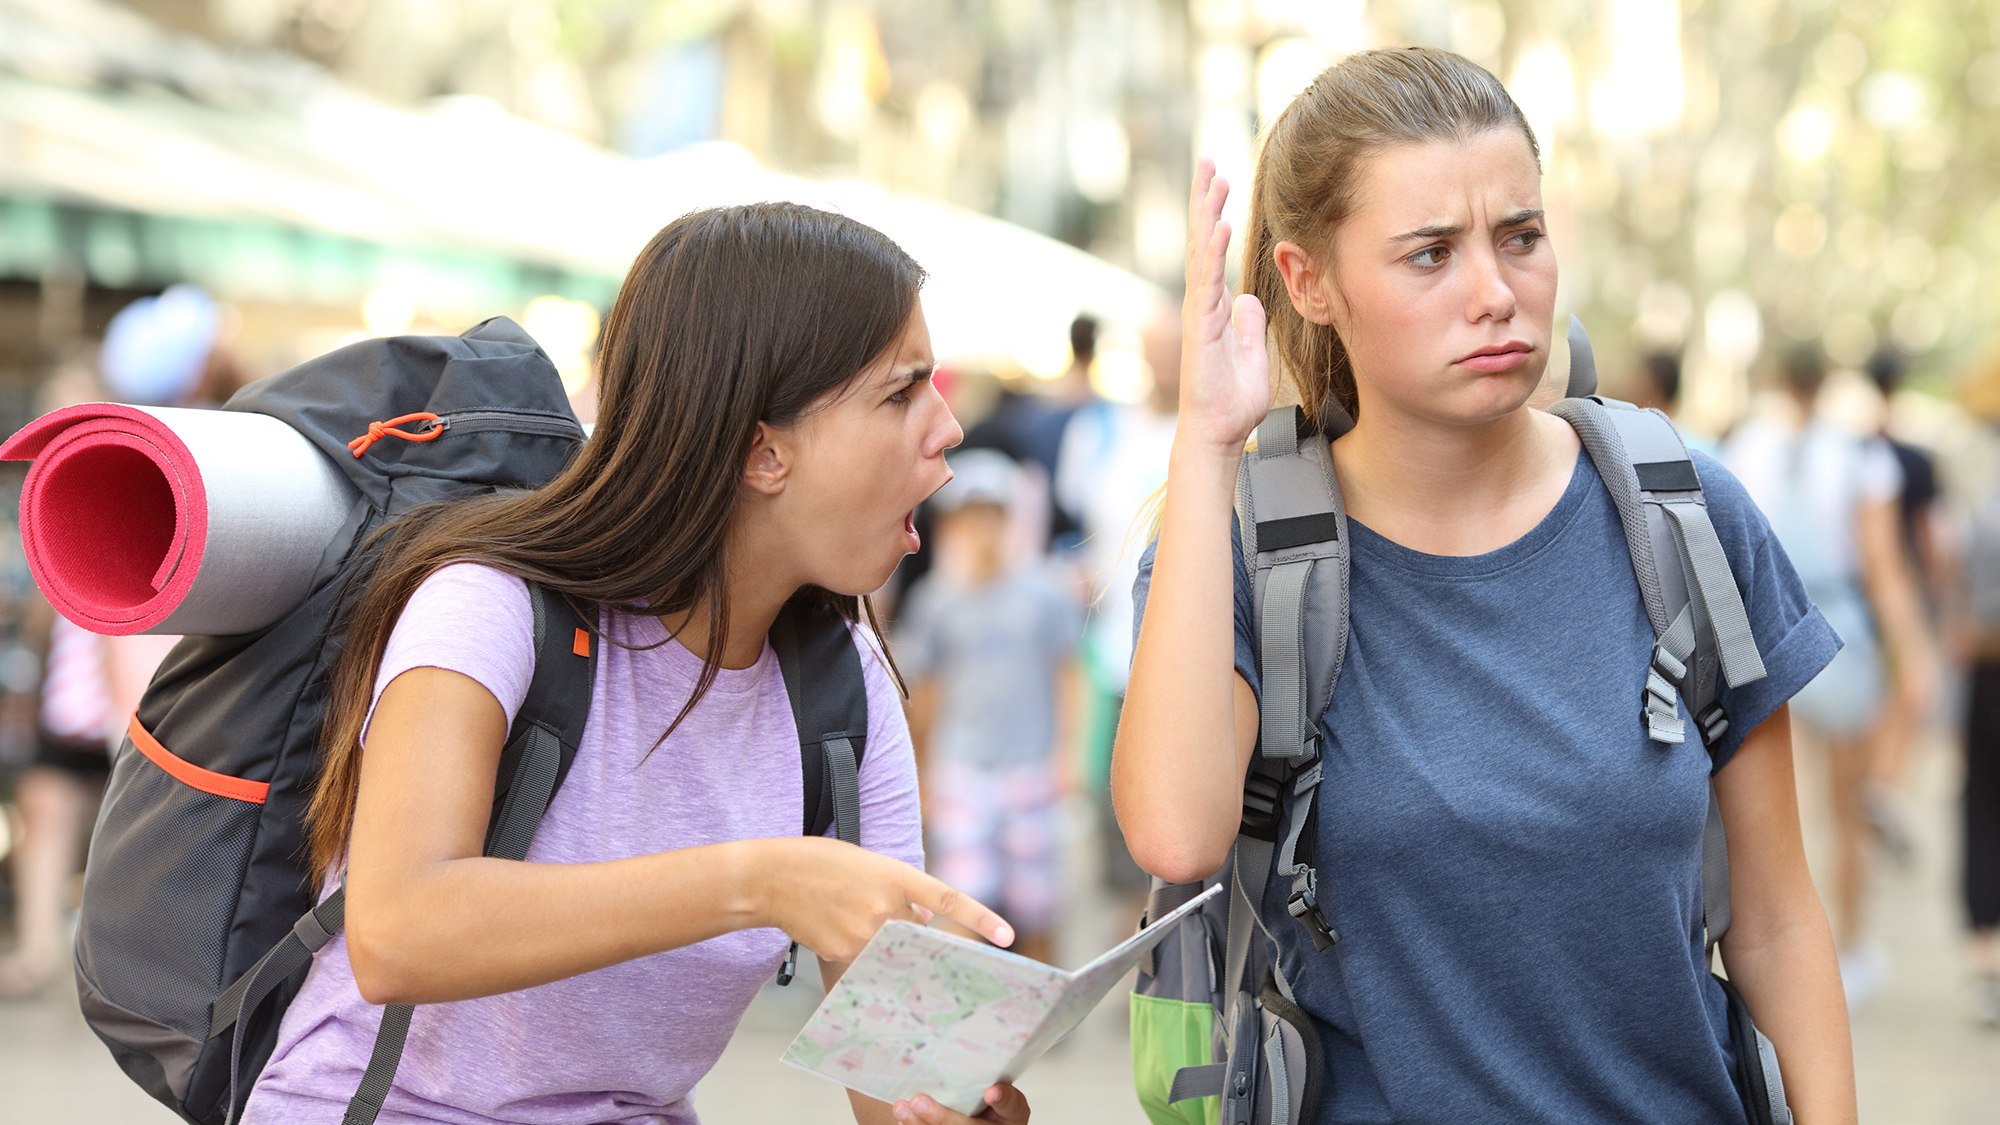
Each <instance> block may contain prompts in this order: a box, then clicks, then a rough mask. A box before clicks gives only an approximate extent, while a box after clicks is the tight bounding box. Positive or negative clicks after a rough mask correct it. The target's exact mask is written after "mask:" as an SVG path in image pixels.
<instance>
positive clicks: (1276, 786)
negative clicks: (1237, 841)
mask: <svg viewBox="0 0 2000 1125" xmlns="http://www.w3.org/2000/svg"><path fill="white" fill-rule="evenodd" d="M1284 792H1285V783H1284V780H1283V779H1282V778H1279V777H1274V776H1272V775H1270V774H1267V773H1263V772H1261V771H1255V770H1253V771H1252V772H1251V774H1250V776H1249V777H1246V778H1244V779H1243V824H1242V827H1241V829H1240V831H1241V832H1242V833H1243V835H1245V836H1249V837H1252V838H1254V839H1258V840H1275V839H1277V838H1278V821H1279V819H1280V818H1281V817H1282V816H1283V813H1284Z"/></svg>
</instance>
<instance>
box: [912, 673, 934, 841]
mask: <svg viewBox="0 0 2000 1125" xmlns="http://www.w3.org/2000/svg"><path fill="white" fill-rule="evenodd" d="M938 694H939V688H938V678H937V677H936V676H935V675H926V676H920V677H918V678H917V680H916V682H915V683H912V684H911V685H910V702H909V706H908V714H909V717H910V748H911V750H912V751H913V753H914V754H915V756H916V759H917V791H918V793H920V794H921V795H922V798H921V799H922V801H923V806H924V807H923V813H924V820H926V821H929V820H930V818H931V787H930V781H929V778H930V776H931V725H932V724H933V723H935V722H937V711H938Z"/></svg>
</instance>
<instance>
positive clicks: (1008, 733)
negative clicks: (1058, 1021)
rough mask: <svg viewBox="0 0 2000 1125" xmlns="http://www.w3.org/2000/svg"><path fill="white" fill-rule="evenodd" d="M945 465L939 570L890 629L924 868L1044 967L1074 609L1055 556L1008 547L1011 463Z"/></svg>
mask: <svg viewBox="0 0 2000 1125" xmlns="http://www.w3.org/2000/svg"><path fill="white" fill-rule="evenodd" d="M951 466H952V473H953V477H952V480H951V482H950V483H949V484H947V485H945V486H944V487H943V488H942V489H940V490H939V491H938V494H937V495H936V496H935V497H933V498H932V499H931V501H930V502H929V503H930V505H931V506H932V508H933V520H934V527H935V528H936V537H937V552H938V560H937V565H936V566H935V567H933V568H932V570H931V572H930V573H929V574H928V575H926V576H925V577H924V578H923V579H922V580H920V581H919V582H918V583H917V584H916V585H915V586H914V587H912V588H911V590H910V594H909V597H908V599H907V600H906V602H905V603H904V607H905V608H904V611H903V614H902V617H901V620H900V621H899V623H898V628H897V634H896V642H897V644H896V655H897V662H898V663H899V664H900V665H901V667H902V669H903V671H904V674H905V675H907V676H908V677H909V680H910V735H911V738H912V740H913V741H914V743H915V745H916V755H917V770H918V778H919V779H920V780H921V782H922V788H923V802H924V824H925V828H926V830H927V834H928V835H929V837H930V840H931V844H932V851H931V870H932V871H933V873H935V874H936V875H937V877H938V878H940V879H942V880H944V881H945V882H947V883H950V884H951V885H952V886H955V887H957V888H959V889H960V890H962V891H964V892H966V893H967V894H970V895H972V896H974V897H976V898H978V899H979V900H980V901H981V902H983V903H985V904H986V905H988V906H990V907H992V908H993V909H994V910H995V911H997V912H998V913H999V914H1000V916H1001V917H1003V918H1005V919H1007V921H1008V922H1010V923H1012V924H1013V926H1014V930H1015V933H1016V935H1017V937H1016V939H1015V946H1014V948H1015V950H1016V951H1017V952H1019V953H1021V954H1024V955H1026V956H1028V957H1033V958H1035V959H1036V960H1040V961H1048V960H1050V959H1051V956H1052V954H1053V941H1052V936H1053V935H1052V927H1053V924H1054V922H1055V920H1056V915H1057V912H1058V910H1059V908H1060V906H1061V891H1062V844H1063V839H1062V837H1063V833H1062V816H1061V812H1062V810H1061V806H1060V803H1061V799H1062V798H1063V797H1064V796H1066V795H1067V794H1068V793H1070V792H1071V790H1072V789H1073V788H1074V777H1075V763H1074V760H1073V757H1072V754H1071V746H1072V744H1073V738H1072V733H1073V730H1074V720H1075V715H1076V673H1075V654H1076V646H1077V638H1078V634H1079V633H1080V632H1081V628H1082V612H1081V609H1080V607H1079V606H1078V605H1077V604H1076V597H1075V593H1074V590H1073V588H1072V585H1071V584H1070V583H1068V582H1066V581H1064V580H1062V579H1060V578H1058V577H1057V576H1056V575H1055V574H1054V573H1052V571H1051V565H1050V564H1048V563H1046V562H1044V561H1041V560H1035V561H1033V562H1027V563H1024V562H1023V560H1022V559H1021V558H1020V557H1019V555H1018V553H1016V552H1011V551H1009V550H1008V545H1007V538H1008V525H1009V510H1010V508H1012V507H1013V506H1014V505H1016V504H1018V503H1019V502H1020V499H1019V497H1020V493H1021V491H1022V490H1021V488H1020V485H1021V474H1020V471H1019V469H1018V468H1017V467H1016V466H1015V465H1014V463H1013V462H1012V461H1009V460H1008V459H1007V458H1005V457H1003V456H1001V455H1000V454H998V453H995V452H993V451H992V450H985V449H975V450H970V451H967V452H964V453H960V454H958V455H956V456H954V457H953V458H952V459H951Z"/></svg>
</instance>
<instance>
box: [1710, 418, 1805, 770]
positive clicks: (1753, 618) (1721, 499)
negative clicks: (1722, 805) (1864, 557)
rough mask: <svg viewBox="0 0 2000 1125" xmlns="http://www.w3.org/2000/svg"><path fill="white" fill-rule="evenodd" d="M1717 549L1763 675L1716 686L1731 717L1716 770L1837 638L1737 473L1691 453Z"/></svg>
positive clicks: (1787, 696)
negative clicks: (1737, 683) (1738, 594)
mask: <svg viewBox="0 0 2000 1125" xmlns="http://www.w3.org/2000/svg"><path fill="white" fill-rule="evenodd" d="M1693 457H1694V463H1695V470H1696V472H1697V474H1698V475H1699V476H1700V477H1701V484H1702V491H1703V493H1704V495H1705V496H1706V498H1707V500H1708V516H1709V522H1710V523H1713V524H1714V525H1715V534H1716V537H1717V538H1719V539H1720V540H1721V541H1722V552H1723V554H1724V555H1726V556H1728V558H1729V568H1730V570H1731V571H1733V572H1734V573H1735V575H1736V586H1737V589H1738V590H1740V591H1741V592H1742V594H1743V608H1744V610H1745V611H1746V612H1747V613H1748V615H1749V618H1750V634H1751V636H1752V637H1753V638H1755V640H1756V642H1757V652H1758V653H1759V655H1761V656H1762V657H1763V658H1764V678H1763V679H1761V680H1757V681H1756V682H1754V683H1748V684H1744V685H1743V686H1741V687H1736V688H1732V687H1729V686H1728V685H1727V684H1724V685H1722V689H1721V691H1720V692H1719V693H1718V695H1717V700H1718V702H1720V703H1721V704H1722V708H1723V711H1724V712H1725V713H1727V714H1728V716H1729V731H1728V733H1726V734H1724V735H1723V736H1722V741H1721V743H1720V744H1719V745H1718V746H1716V747H1715V750H1714V759H1715V762H1716V768H1717V769H1721V768H1722V767H1723V766H1725V765H1727V764H1729V759H1730V758H1732V757H1734V756H1735V754H1736V750H1737V748H1738V747H1740V746H1742V745H1743V739H1744V737H1745V736H1746V735H1748V734H1749V733H1750V732H1751V731H1753V730H1755V729H1757V726H1758V725H1759V724H1760V723H1762V722H1763V721H1764V720H1766V719H1768V718H1770V717H1771V716H1772V715H1773V714H1775V713H1776V712H1777V710H1778V708H1780V707H1782V706H1784V704H1785V702H1786V701H1787V700H1789V699H1791V697H1792V696H1793V695H1795V694H1797V692H1798V690H1799V689H1800V688H1802V687H1804V686H1806V684H1807V683H1808V682H1810V681H1811V680H1812V678H1813V677H1814V676H1817V675H1819V673H1820V670H1821V669H1822V668H1825V667H1826V666H1827V664H1828V662H1830V661H1831V660H1832V659H1833V655H1834V653H1836V652H1838V651H1840V644H1841V642H1840V637H1839V636H1838V635H1836V634H1835V633H1834V631H1833V626H1831V625H1829V624H1827V622H1826V618H1824V617H1822V616H1820V612H1819V610H1818V609H1817V608H1816V607H1815V606H1814V605H1813V604H1812V599H1811V598H1809V597H1808V596H1807V595H1806V589H1805V584H1804V583H1802V582H1800V581H1799V576H1798V572H1796V571H1795V570H1793V569H1792V563H1791V560H1790V559H1789V558H1787V557H1785V550H1784V548H1783V547H1781V546H1779V545H1778V538H1777V536H1775V535H1773V534H1771V525H1770V523H1769V522H1768V521H1767V520H1765V518H1764V513H1763V512H1761V511H1759V510H1758V508H1757V505H1756V504H1754V503H1752V502H1751V500H1750V494H1749V493H1748V492H1747V491H1745V490H1744V488H1743V485H1742V483H1741V482H1739V481H1738V480H1737V479H1736V477H1735V476H1734V475H1733V474H1731V473H1730V472H1729V470H1727V469H1725V468H1723V467H1722V466H1721V465H1720V464H1718V463H1717V462H1716V461H1715V460H1714V459H1713V458H1710V457H1708V456H1707V455H1705V454H1702V453H1695V454H1693Z"/></svg>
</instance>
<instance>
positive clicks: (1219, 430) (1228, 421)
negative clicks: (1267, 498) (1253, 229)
mask: <svg viewBox="0 0 2000 1125" xmlns="http://www.w3.org/2000/svg"><path fill="white" fill-rule="evenodd" d="M1228 198H1229V182H1228V181H1227V180H1224V179H1223V178H1222V177H1220V176H1218V175H1216V174H1215V161H1213V160H1210V159H1209V158H1208V157H1205V156H1204V157H1202V158H1201V163H1200V164H1199V165H1197V166H1196V168H1195V173H1194V187H1193V189H1192V190H1191V191H1190V192H1189V195H1188V246H1187V298H1186V300H1185V301H1184V302H1183V303H1182V305H1181V404H1180V431H1181V434H1183V435H1185V436H1186V437H1189V438H1192V439H1193V440H1195V441H1197V442H1199V443H1200V444H1201V445H1202V446H1203V447H1205V448H1209V449H1210V450H1211V451H1213V452H1217V453H1223V454H1226V455H1227V456H1228V459H1229V461H1230V463H1231V464H1234V463H1235V460H1236V458H1237V457H1238V455H1240V454H1241V453H1242V452H1243V443H1244V442H1245V441H1247V440H1248V439H1249V437H1250V432H1251V431H1252V430H1254V429H1256V428H1257V423H1259V422H1261V421H1263V420H1264V415H1265V414H1266V413H1267V412H1268V411H1269V410H1270V408H1271V363H1270V357H1269V354H1268V352H1267V350H1266V348H1265V346H1264V306H1263V304H1262V303H1261V302H1259V301H1258V300H1257V298H1256V297H1255V296H1252V295H1251V294H1248V293H1245V294H1243V295H1242V296H1239V297H1237V298H1236V299H1235V300H1234V301H1231V300H1230V297H1229V287H1228V285H1227V284H1226V283H1225V282H1224V279H1223V269H1224V262H1225V260H1226V258H1227V257H1228V253H1229V233H1230V232H1229V224H1228V223H1226V222H1224V221H1222V204H1223V201H1225V200H1226V199H1228Z"/></svg>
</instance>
